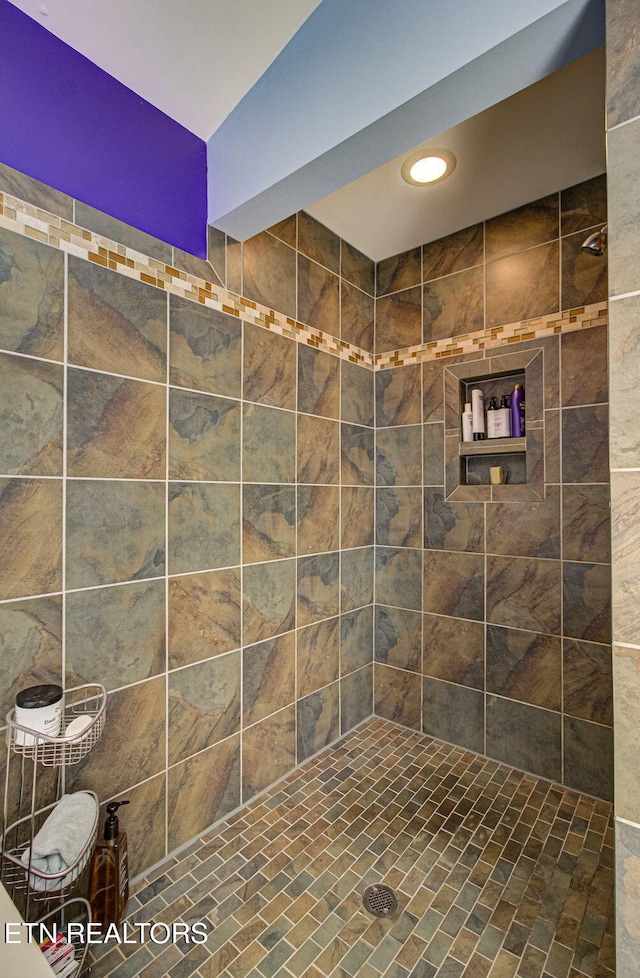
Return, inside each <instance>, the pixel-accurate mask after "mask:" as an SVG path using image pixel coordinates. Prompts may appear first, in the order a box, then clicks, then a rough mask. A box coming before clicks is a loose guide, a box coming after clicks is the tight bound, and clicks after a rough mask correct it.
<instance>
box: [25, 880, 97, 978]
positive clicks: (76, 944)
mask: <svg viewBox="0 0 640 978" xmlns="http://www.w3.org/2000/svg"><path fill="white" fill-rule="evenodd" d="M37 923H38V924H44V925H45V926H46V927H48V928H54V927H55V929H56V930H57V931H61V932H62V933H63V935H64V936H65V937H66V938H67V940H68V941H69V943H70V944H72V945H73V956H74V959H75V961H76V964H77V968H76V970H75V971H74V972H73V976H72V978H80V975H82V974H83V973H85V974H86V973H88V972H86V971H85V960H86V957H87V951H88V949H89V945H88V943H87V941H86V940H84V939H83V935H86V934H87V932H88V928H89V924H90V923H91V906H90V904H89V901H88V900H85V899H84V898H83V897H73V898H72V899H71V900H67V901H66V902H65V903H63V904H62V906H60V907H57V908H56V909H55V910H50V911H49V913H46V914H44V915H43V916H42V917H40V918H39V919H38V921H37ZM70 923H78V924H81V925H82V926H81V927H79V928H70V929H67V928H68V925H69V924H70Z"/></svg>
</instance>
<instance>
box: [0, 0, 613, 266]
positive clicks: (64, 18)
mask: <svg viewBox="0 0 640 978" xmlns="http://www.w3.org/2000/svg"><path fill="white" fill-rule="evenodd" d="M11 2H12V3H13V4H14V5H15V6H17V7H20V8H21V9H22V10H23V11H25V12H26V13H27V14H29V15H30V16H31V17H32V18H34V19H35V20H38V21H39V23H40V24H42V25H43V26H45V27H46V28H47V30H49V31H51V32H52V33H54V34H55V35H56V36H58V37H59V38H61V39H62V40H64V41H65V42H67V43H68V44H70V45H71V46H72V47H73V48H75V49H76V50H77V51H80V52H81V53H82V54H84V55H85V56H86V57H88V58H89V59H90V60H92V61H93V62H94V63H95V64H97V65H99V66H100V67H102V68H103V69H104V70H106V71H107V72H108V73H109V74H111V75H113V76H114V77H115V78H117V79H118V80H119V81H121V82H122V83H124V84H125V85H127V86H128V87H129V88H131V89H132V90H133V91H135V92H136V93H138V94H139V95H140V96H142V97H143V98H145V99H147V100H148V101H150V102H151V103H152V104H153V105H155V106H156V107H157V108H159V109H161V110H162V111H163V112H165V113H166V114H167V115H169V116H170V117H171V118H173V119H175V120H177V121H178V122H179V123H181V124H182V125H183V126H184V127H186V128H187V129H189V130H190V131H191V132H193V133H195V134H196V135H199V136H200V137H201V138H203V139H206V140H207V155H208V201H209V203H208V208H209V221H210V223H213V224H215V225H216V226H218V227H220V228H222V229H224V230H226V231H227V232H228V233H229V234H231V235H233V236H234V237H236V238H239V239H244V238H247V237H249V236H251V235H253V234H255V233H257V232H258V231H261V230H263V229H264V228H266V227H268V226H270V225H271V224H274V223H276V222H277V221H278V220H280V219H282V218H284V217H286V216H288V215H289V214H290V213H293V212H294V211H296V210H298V209H300V208H305V209H307V210H309V212H310V213H312V214H313V215H314V216H316V217H317V218H318V219H319V220H321V221H322V222H323V223H325V224H327V225H328V226H329V227H332V229H333V230H335V231H336V232H337V233H339V234H341V236H342V237H344V238H345V239H346V240H348V241H350V242H351V243H352V244H354V245H355V246H356V247H358V248H360V249H361V250H362V251H364V252H365V253H366V254H368V255H369V256H370V257H372V258H375V259H380V258H382V257H386V256H388V255H391V254H395V253H397V252H398V251H402V250H405V249H406V248H409V247H412V246H413V245H414V244H417V243H420V241H425V240H432V239H433V238H435V237H439V236H441V235H443V234H447V233H449V232H450V231H453V230H457V229H458V228H459V227H462V226H465V225H468V224H471V223H474V222H475V221H477V220H480V219H482V218H484V217H489V216H492V215H493V214H495V213H500V212H501V211H503V210H507V209H510V208H511V207H514V206H517V205H518V204H519V203H523V202H524V201H526V200H530V199H533V198H535V197H537V196H542V195H544V194H545V193H547V192H550V190H552V189H558V188H559V187H561V186H567V185H570V184H571V183H576V182H579V181H580V180H582V179H586V178H587V177H588V176H593V175H595V173H598V172H602V170H603V169H604V149H603V145H604V144H603V138H602V129H603V123H602V101H603V91H604V89H603V68H602V58H601V56H599V55H591V52H593V51H594V50H595V49H597V48H598V47H599V46H601V45H602V44H603V43H604V0H533V2H532V0H483V2H482V3H478V2H477V0H428V2H426V0H399V2H397V3H393V4H391V3H389V2H388V0H348V2H345V0H322V2H318V0H234V2H233V3H229V2H228V0H183V2H182V3H180V4H176V3H175V2H173V0H135V3H132V2H131V0H110V2H109V3H98V2H97V0H11ZM587 56H590V57H591V58H592V60H591V61H589V58H588V57H587ZM578 59H583V60H582V61H580V60H578ZM574 62H576V65H575V66H574ZM567 66H571V67H567ZM580 66H582V67H580ZM550 76H551V77H550ZM531 86H533V87H531ZM518 93H521V94H518ZM518 100H520V101H518ZM514 120H515V122H517V123H518V125H515V122H514ZM505 133H506V134H508V136H509V137H510V138H507V139H505V138H504V137H505ZM516 136H517V138H516ZM511 137H513V138H511ZM563 137H564V138H563ZM445 140H446V141H447V142H448V143H449V144H450V148H452V149H454V151H455V152H456V155H457V156H458V167H457V169H456V171H455V173H454V176H453V177H452V178H451V181H445V182H443V183H442V184H441V185H439V188H431V190H432V191H433V190H436V189H438V193H436V194H434V193H431V195H430V196H429V197H427V196H426V194H423V196H422V197H419V196H418V197H417V196H416V195H415V193H414V194H412V193H411V191H413V189H414V188H407V187H405V186H404V185H400V184H399V183H398V174H397V159H398V158H400V157H401V156H402V155H404V154H405V153H407V152H409V151H410V150H411V149H412V148H413V147H415V146H417V145H419V144H423V143H426V144H428V145H433V144H436V145H442V144H444V141H445ZM536 150H537V151H536ZM485 151H486V152H485ZM505 152H506V155H505ZM483 154H484V155H483ZM496 172H497V173H499V176H498V177H497V178H496V176H495V174H496ZM492 174H493V176H492ZM454 179H455V183H454ZM407 191H409V196H407ZM421 193H422V188H421V189H420V190H419V191H418V194H421ZM418 201H420V202H419V203H418ZM427 201H428V203H427Z"/></svg>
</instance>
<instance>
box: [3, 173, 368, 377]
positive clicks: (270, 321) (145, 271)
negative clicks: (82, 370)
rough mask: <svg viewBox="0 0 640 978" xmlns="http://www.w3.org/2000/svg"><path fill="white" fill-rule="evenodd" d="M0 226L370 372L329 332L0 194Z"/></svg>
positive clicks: (358, 354)
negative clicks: (300, 321) (312, 326)
mask: <svg viewBox="0 0 640 978" xmlns="http://www.w3.org/2000/svg"><path fill="white" fill-rule="evenodd" d="M0 227H3V228H6V229H7V230H8V231H14V232H16V233H17V234H21V235H24V236H25V237H27V238H32V239H33V240H35V241H41V242H42V243H43V244H47V245H50V246H51V247H52V248H57V249H58V250H59V251H64V252H66V253H67V254H69V255H75V256H76V257H77V258H82V259H84V260H86V261H91V262H94V263H95V264H96V265H102V266H103V267H104V268H110V269H111V270H112V271H114V272H118V273H120V274H121V275H126V276H128V277H129V278H132V279H136V280H137V281H140V282H145V283H146V284H147V285H155V286H156V287H157V288H160V289H164V290H165V291H166V292H169V293H171V295H177V296H180V297H181V298H183V299H190V300H191V301H192V302H199V303H201V304H202V305H205V306H208V307H209V308H210V309H216V310H217V311H218V312H224V313H227V314H228V315H230V316H237V317H238V318H239V319H242V320H243V321H244V322H246V323H252V324H253V325H256V326H262V327H263V328H264V329H270V330H271V331H272V332H274V333H279V334H280V335H281V336H287V337H289V338H290V339H292V340H296V342H298V343H305V344H307V345H308V346H312V347H314V348H315V349H318V350H324V351H325V352H326V353H330V354H331V355H332V356H335V357H339V358H340V359H341V360H348V361H350V362H351V363H357V364H360V366H363V367H367V368H368V369H369V370H372V369H373V354H372V353H368V352H367V351H366V350H361V349H360V348H359V347H357V346H352V345H351V344H350V343H345V341H344V340H341V339H338V337H336V336H332V335H331V334H329V333H323V332H322V331H321V330H318V329H313V328H311V327H310V326H305V325H304V324H303V323H298V322H296V320H295V319H290V318H289V317H288V316H284V315H283V314H282V313H280V312H277V311H276V310H274V309H269V308H268V307H266V306H262V305H260V304H259V303H257V302H252V301H251V300H250V299H245V298H243V297H242V296H238V295H236V294H235V293H234V292H229V291H228V290H227V289H223V288H221V287H220V286H218V285H213V284H212V283H211V282H207V281H206V280H205V279H202V278H198V277H197V276H196V275H191V274H189V273H188V272H183V271H181V270H180V269H177V268H174V267H173V266H172V265H166V264H164V263H163V262H161V261H158V260H157V259H155V258H149V257H148V256H147V255H144V254H142V253H141V252H139V251H135V249H133V248H127V247H125V246H124V245H121V244H118V243H117V242H115V241H111V240H110V239H109V238H105V237H104V236H103V235H101V234H97V233H96V232H94V231H87V230H86V229H85V228H81V227H79V226H78V225H76V224H72V223H70V222H69V221H65V220H63V219H62V218H59V217H56V215H55V214H50V213H48V212H47V211H43V210H40V208H38V207H35V206H34V205H33V204H29V203H27V202H25V201H22V200H19V199H18V198H17V197H13V196H12V195H11V194H7V193H1V192H0Z"/></svg>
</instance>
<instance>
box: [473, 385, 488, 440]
mask: <svg viewBox="0 0 640 978" xmlns="http://www.w3.org/2000/svg"><path fill="white" fill-rule="evenodd" d="M471 411H472V414H473V422H472V428H473V440H474V441H484V437H485V434H484V394H483V393H482V390H481V388H480V387H474V388H473V390H472V391H471Z"/></svg>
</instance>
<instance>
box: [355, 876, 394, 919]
mask: <svg viewBox="0 0 640 978" xmlns="http://www.w3.org/2000/svg"><path fill="white" fill-rule="evenodd" d="M362 902H363V904H364V909H365V910H367V911H368V912H369V913H371V914H373V916H374V917H389V916H390V915H391V914H392V913H393V912H394V910H397V909H398V898H397V896H396V895H395V893H394V892H393V890H392V889H391V887H390V886H385V885H384V883H378V884H377V885H374V886H368V887H367V888H366V890H365V891H364V893H363V894H362Z"/></svg>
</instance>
